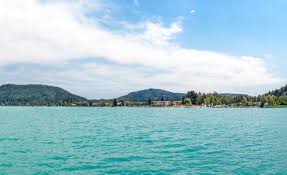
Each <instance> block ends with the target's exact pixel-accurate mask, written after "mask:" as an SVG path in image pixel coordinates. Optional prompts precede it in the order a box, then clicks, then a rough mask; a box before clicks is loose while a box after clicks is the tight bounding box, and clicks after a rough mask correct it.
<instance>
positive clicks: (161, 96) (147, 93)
mask: <svg viewBox="0 0 287 175" xmlns="http://www.w3.org/2000/svg"><path fill="white" fill-rule="evenodd" d="M185 95H186V94H184V93H173V92H169V91H165V90H161V89H145V90H141V91H137V92H131V93H129V94H128V95H125V96H122V97H119V98H118V99H119V100H125V101H148V99H151V100H155V101H157V100H181V98H182V97H183V96H185Z"/></svg>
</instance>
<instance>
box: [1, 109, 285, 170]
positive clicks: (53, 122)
mask: <svg viewBox="0 0 287 175" xmlns="http://www.w3.org/2000/svg"><path fill="white" fill-rule="evenodd" d="M286 128H287V109H184V108H56V107H53V108H52V107H0V174H1V175H2V174H3V175H4V174H12V175H18V174H19V175H26V174H27V175H30V174H38V175H46V174H60V175H61V174H66V175H71V174H77V175H78V174H83V175H89V174H287V153H286V150H287V144H286V142H287V136H286V135H287V129H286Z"/></svg>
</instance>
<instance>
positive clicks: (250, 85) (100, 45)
mask: <svg viewBox="0 0 287 175" xmlns="http://www.w3.org/2000/svg"><path fill="white" fill-rule="evenodd" d="M286 6H287V1H285V0H277V1H269V0H253V1H248V0H242V1H232V2H231V1H228V0H219V1H212V0H178V1H173V0H166V1H164V3H163V1H154V0H114V1H109V0H57V1H56V0H25V1H23V0H9V1H1V2H0V37H1V40H0V73H1V77H0V84H6V83H15V84H48V85H54V86H59V87H63V88H65V89H67V90H69V91H71V92H73V93H76V94H78V95H82V96H84V97H87V98H97V99H98V98H113V97H118V96H121V95H124V94H126V93H128V92H130V91H136V90H141V89H145V88H161V89H165V90H170V91H174V92H186V91H188V90H196V91H201V92H213V91H217V92H222V93H223V92H224V93H227V92H229V93H248V94H251V95H257V94H260V93H264V92H266V91H268V90H272V89H274V88H279V87H281V86H282V85H285V84H286V83H287V81H286V75H287V69H286V67H287V60H286V58H285V56H286V55H287V50H286V49H285V46H286V42H287V35H286V31H287V18H286V17H287V11H286V10H285V9H284V7H286Z"/></svg>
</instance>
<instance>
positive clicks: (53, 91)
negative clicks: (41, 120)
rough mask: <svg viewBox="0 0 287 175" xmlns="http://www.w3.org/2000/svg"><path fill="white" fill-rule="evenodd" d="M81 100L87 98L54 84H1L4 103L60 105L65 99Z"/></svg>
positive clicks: (1, 98)
mask: <svg viewBox="0 0 287 175" xmlns="http://www.w3.org/2000/svg"><path fill="white" fill-rule="evenodd" d="M80 100H85V98H83V97H80V96H77V95H74V94H72V93H70V92H68V91H66V90H64V89H62V88H58V87H53V86H46V85H14V84H6V85H2V86H0V103H1V104H2V105H58V104H59V103H63V102H65V101H66V102H67V101H69V102H70V101H80Z"/></svg>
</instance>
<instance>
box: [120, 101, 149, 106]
mask: <svg viewBox="0 0 287 175" xmlns="http://www.w3.org/2000/svg"><path fill="white" fill-rule="evenodd" d="M124 106H148V103H147V102H138V101H125V102H124Z"/></svg>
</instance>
